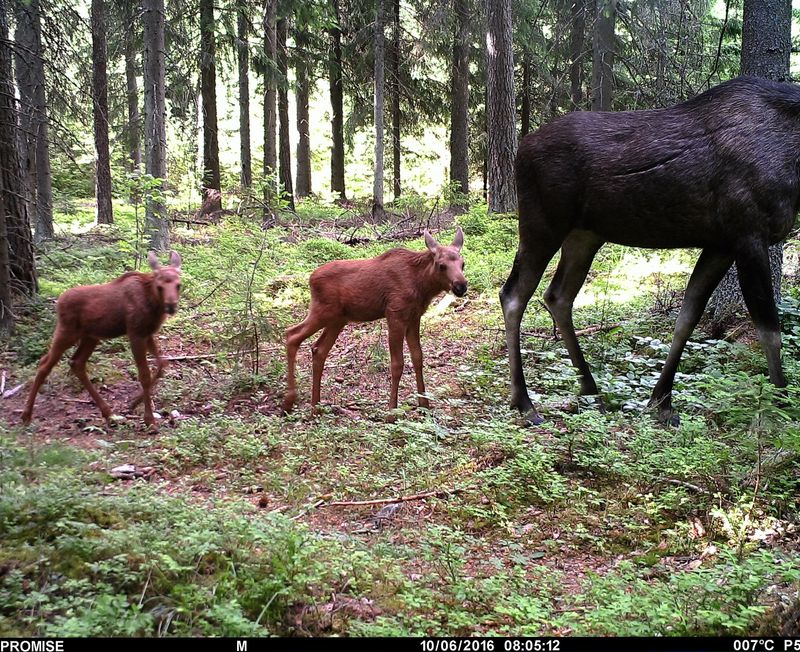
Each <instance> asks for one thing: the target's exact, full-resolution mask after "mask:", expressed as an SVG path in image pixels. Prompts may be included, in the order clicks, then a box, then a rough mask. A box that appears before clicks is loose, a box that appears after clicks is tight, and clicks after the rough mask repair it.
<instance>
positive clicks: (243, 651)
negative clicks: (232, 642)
mask: <svg viewBox="0 0 800 652" xmlns="http://www.w3.org/2000/svg"><path fill="white" fill-rule="evenodd" d="M236 652H247V641H236Z"/></svg>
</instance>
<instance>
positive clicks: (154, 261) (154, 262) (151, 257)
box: [147, 251, 161, 271]
mask: <svg viewBox="0 0 800 652" xmlns="http://www.w3.org/2000/svg"><path fill="white" fill-rule="evenodd" d="M147 262H148V263H150V269H152V270H153V271H155V270H157V269H158V268H159V267H161V264H160V263H159V262H158V256H156V252H155V251H151V252H150V253H149V254H147Z"/></svg>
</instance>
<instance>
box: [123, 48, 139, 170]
mask: <svg viewBox="0 0 800 652" xmlns="http://www.w3.org/2000/svg"><path fill="white" fill-rule="evenodd" d="M125 83H126V86H127V91H128V92H127V99H128V126H127V129H126V131H125V133H126V136H127V141H128V161H129V163H130V168H129V169H130V171H131V172H137V171H138V170H139V168H140V167H141V165H142V148H141V141H140V138H139V132H140V131H141V117H140V116H139V88H138V85H137V83H136V43H135V42H134V39H133V36H132V35H130V34H128V35H127V38H126V41H125Z"/></svg>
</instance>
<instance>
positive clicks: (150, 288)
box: [22, 251, 181, 425]
mask: <svg viewBox="0 0 800 652" xmlns="http://www.w3.org/2000/svg"><path fill="white" fill-rule="evenodd" d="M147 260H148V262H149V263H150V267H151V268H152V270H153V271H152V272H151V273H149V274H143V273H141V272H126V273H125V274H123V275H122V276H120V277H119V278H117V279H115V280H113V281H111V282H110V283H104V284H102V285H81V286H79V287H76V288H72V289H70V290H67V291H66V292H64V293H63V294H62V295H61V296H60V297H59V298H58V303H57V304H56V308H57V311H58V323H57V324H56V330H55V332H54V333H53V342H52V344H51V345H50V350H49V351H48V352H47V353H46V354H45V355H44V357H42V359H41V360H40V361H39V369H38V371H37V373H36V378H35V379H34V381H33V387H31V393H30V396H28V402H27V404H26V405H25V410H24V411H23V413H22V421H23V423H30V420H31V417H32V415H33V403H34V401H35V400H36V394H37V393H38V391H39V388H40V387H41V385H42V383H43V382H44V381H45V379H46V378H47V376H48V374H49V373H50V371H51V370H52V369H53V367H54V366H55V365H56V364H57V363H58V361H59V360H60V359H61V356H62V355H64V352H65V351H66V350H67V349H68V348H70V347H71V346H73V345H75V344H78V347H77V349H75V353H73V355H72V360H71V361H70V366H71V367H72V371H73V372H75V375H76V376H77V377H78V378H79V379H80V381H81V382H82V383H83V386H84V387H85V388H86V390H87V391H88V392H89V394H91V396H92V399H93V400H94V402H95V405H97V407H98V408H100V412H101V413H102V414H103V417H104V418H105V419H106V420H108V419H109V418H110V417H111V408H110V407H108V405H107V404H106V402H105V401H104V400H103V399H102V398H101V397H100V394H98V392H97V390H96V389H95V387H94V385H92V382H91V381H90V380H89V376H88V375H87V374H86V361H87V360H88V359H89V356H90V355H91V354H92V351H94V349H95V347H96V346H97V345H98V344H99V342H100V340H106V339H110V338H112V337H121V336H122V335H127V336H128V340H129V341H130V345H131V351H132V352H133V357H134V360H136V367H137V369H138V371H139V382H140V383H141V385H142V393H141V394H140V395H139V396H137V397H136V398H135V399H133V401H131V403H130V405H129V408H130V409H133V408H134V407H136V406H137V405H138V404H139V403H140V402H142V401H144V421H145V423H146V424H148V425H153V424H154V422H155V421H154V418H153V402H152V398H151V392H152V390H153V387H154V386H155V383H156V382H157V381H158V379H159V378H161V376H162V374H163V373H164V368H165V367H166V362H165V361H164V359H163V358H162V357H161V354H160V353H159V350H158V345H157V344H156V339H155V334H156V333H157V332H158V329H159V328H161V324H162V323H163V322H164V319H166V317H167V315H174V314H175V311H176V310H177V309H178V297H179V295H180V290H181V257H180V256H179V255H178V254H177V253H176V252H174V251H173V252H172V253H171V255H170V259H169V265H168V266H167V267H161V265H160V264H159V262H158V258H156V255H155V253H153V252H152V251H151V252H150V254H149V255H148V258H147ZM148 351H149V352H150V353H151V354H152V355H153V356H154V357H155V359H156V373H155V376H153V377H152V378H151V376H150V368H149V367H148V365H147V352H148Z"/></svg>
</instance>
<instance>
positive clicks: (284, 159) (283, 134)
mask: <svg viewBox="0 0 800 652" xmlns="http://www.w3.org/2000/svg"><path fill="white" fill-rule="evenodd" d="M288 22H289V21H288V20H287V19H286V18H281V19H280V20H279V21H278V27H277V37H278V75H280V79H278V117H279V121H280V126H279V132H280V133H279V135H278V138H279V141H280V142H279V153H278V157H279V163H278V171H279V174H280V185H281V196H282V198H283V200H284V201H285V202H286V203H287V204H288V207H289V210H290V211H292V212H294V210H295V207H294V188H293V185H292V146H291V143H290V141H289V129H290V128H291V127H290V125H289V56H288V52H287V50H286V38H287V33H288V31H289V25H288Z"/></svg>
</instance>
